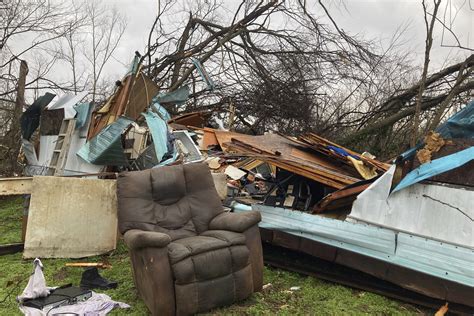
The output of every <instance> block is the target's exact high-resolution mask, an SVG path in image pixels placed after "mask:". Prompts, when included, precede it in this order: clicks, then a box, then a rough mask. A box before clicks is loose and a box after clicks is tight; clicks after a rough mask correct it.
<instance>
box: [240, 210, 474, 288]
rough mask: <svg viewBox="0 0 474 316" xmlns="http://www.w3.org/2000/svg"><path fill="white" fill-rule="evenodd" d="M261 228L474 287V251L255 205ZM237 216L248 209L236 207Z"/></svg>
mask: <svg viewBox="0 0 474 316" xmlns="http://www.w3.org/2000/svg"><path fill="white" fill-rule="evenodd" d="M252 208H253V209H254V210H257V211H259V212H260V213H261V215H262V221H261V222H260V224H259V226H260V227H262V228H267V229H271V230H276V231H282V232H286V233H289V234H292V235H295V236H299V237H303V238H306V239H310V240H314V241H318V242H321V243H324V244H327V245H331V246H334V247H337V248H341V249H345V250H348V251H351V252H354V253H358V254H362V255H365V256H369V257H372V258H376V259H379V260H382V261H385V262H388V263H391V264H394V265H398V266H402V267H406V268H408V269H412V270H415V271H419V272H422V273H426V274H429V275H433V276H436V277H439V278H442V279H446V280H450V281H453V282H457V283H461V284H465V285H468V286H474V270H473V269H474V267H473V265H472V262H474V250H472V249H469V248H465V247H460V246H455V245H452V244H447V243H441V242H437V241H434V240H430V239H426V238H422V237H417V236H413V235H409V234H405V233H401V232H396V231H393V230H390V229H386V228H380V227H376V226H372V225H368V224H363V223H351V222H346V221H341V220H337V219H330V218H324V217H322V216H318V215H311V214H307V213H302V212H298V211H294V210H289V209H283V208H275V207H270V206H265V205H252ZM234 211H236V212H241V211H243V212H245V208H241V207H234Z"/></svg>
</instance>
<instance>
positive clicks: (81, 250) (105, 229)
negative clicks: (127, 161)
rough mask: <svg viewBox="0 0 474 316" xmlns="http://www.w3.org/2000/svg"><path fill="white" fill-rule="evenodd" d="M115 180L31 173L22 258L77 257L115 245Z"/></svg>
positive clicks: (95, 253)
mask: <svg viewBox="0 0 474 316" xmlns="http://www.w3.org/2000/svg"><path fill="white" fill-rule="evenodd" d="M116 242H117V197H116V182H115V180H99V179H77V178H62V177H42V176H37V177H33V183H32V192H31V203H30V210H29V216H28V225H27V230H26V238H25V250H24V252H23V257H24V258H35V257H41V258H81V257H88V256H94V255H99V254H102V253H106V252H108V251H111V250H113V249H115V246H116Z"/></svg>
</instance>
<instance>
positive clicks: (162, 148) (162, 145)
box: [143, 103, 169, 161]
mask: <svg viewBox="0 0 474 316" xmlns="http://www.w3.org/2000/svg"><path fill="white" fill-rule="evenodd" d="M155 106H156V108H157V109H158V113H160V114H158V113H156V112H154V111H151V110H148V111H146V112H145V113H143V116H144V117H145V120H146V124H147V125H148V128H149V129H150V133H151V137H152V138H153V145H154V147H155V155H156V158H157V160H158V161H161V159H163V156H164V155H165V154H166V153H167V152H168V124H167V123H166V122H167V121H168V119H167V117H169V114H168V112H166V110H165V109H164V108H163V107H162V106H161V105H159V104H156V103H155Z"/></svg>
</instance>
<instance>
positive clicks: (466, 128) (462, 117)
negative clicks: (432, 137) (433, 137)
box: [436, 100, 474, 138]
mask: <svg viewBox="0 0 474 316" xmlns="http://www.w3.org/2000/svg"><path fill="white" fill-rule="evenodd" d="M436 132H438V133H440V134H441V136H442V137H443V138H474V100H473V101H471V103H469V104H468V105H467V106H466V107H465V108H464V109H462V110H461V111H459V112H457V113H456V114H454V115H453V116H451V117H450V118H449V119H448V120H447V121H446V122H445V123H443V124H441V125H440V126H439V127H438V128H437V129H436Z"/></svg>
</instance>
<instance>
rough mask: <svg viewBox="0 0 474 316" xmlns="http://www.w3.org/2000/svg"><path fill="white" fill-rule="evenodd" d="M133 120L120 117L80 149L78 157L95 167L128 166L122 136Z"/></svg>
mask: <svg viewBox="0 0 474 316" xmlns="http://www.w3.org/2000/svg"><path fill="white" fill-rule="evenodd" d="M132 122H133V121H132V120H130V119H128V118H126V117H123V116H121V117H119V118H118V119H117V120H116V121H115V122H114V123H112V124H110V125H107V126H106V127H105V128H104V129H102V130H101V131H100V132H99V133H98V134H97V135H96V136H94V137H93V138H92V139H91V140H89V141H88V142H87V143H85V144H84V146H82V147H81V149H79V151H78V152H77V155H78V156H79V157H81V158H82V159H84V160H85V161H87V162H88V163H91V164H94V165H108V166H123V165H126V164H128V161H127V158H126V157H125V154H124V152H123V147H122V141H121V136H122V133H123V132H124V131H125V130H126V129H127V128H128V127H129V126H130V124H132Z"/></svg>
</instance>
